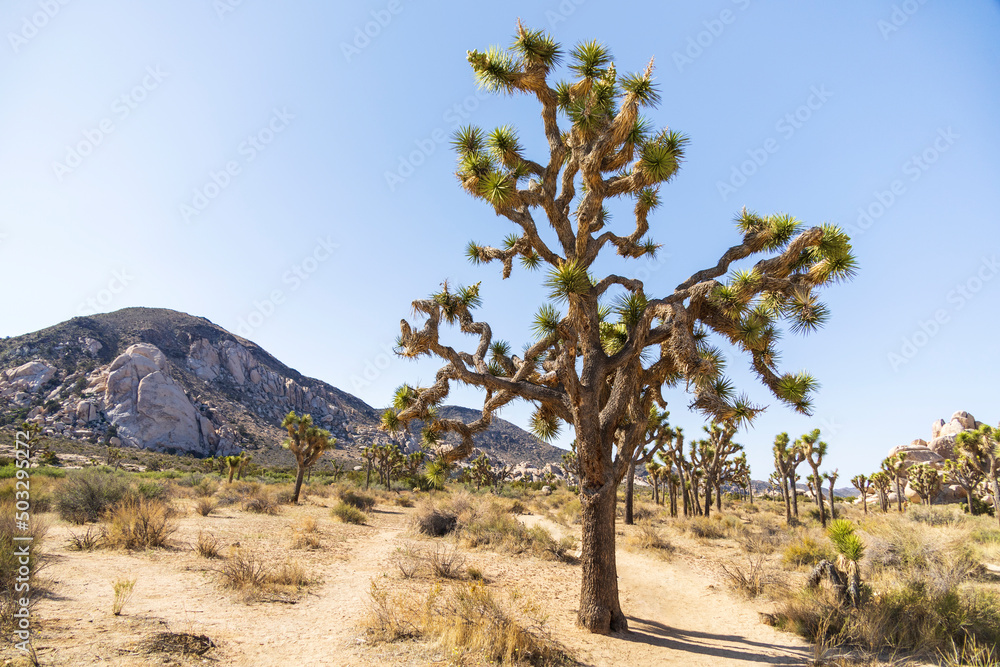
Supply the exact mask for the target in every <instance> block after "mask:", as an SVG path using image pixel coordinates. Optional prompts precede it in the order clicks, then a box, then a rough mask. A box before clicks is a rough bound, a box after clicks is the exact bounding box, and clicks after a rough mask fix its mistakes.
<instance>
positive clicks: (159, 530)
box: [104, 498, 177, 550]
mask: <svg viewBox="0 0 1000 667" xmlns="http://www.w3.org/2000/svg"><path fill="white" fill-rule="evenodd" d="M106 519H107V522H108V526H107V529H106V531H105V535H104V543H105V544H106V545H107V546H109V547H112V548H120V549H129V550H132V549H148V548H152V547H162V546H165V545H166V543H167V538H168V537H170V535H172V534H173V533H174V531H175V530H177V528H176V526H174V525H173V522H171V521H170V510H169V508H168V507H167V505H166V504H165V503H164V502H163V501H160V500H146V499H145V498H138V499H136V498H128V499H126V500H125V501H123V502H122V503H120V504H119V505H117V506H115V507H114V508H113V509H111V510H109V511H108V513H107V515H106Z"/></svg>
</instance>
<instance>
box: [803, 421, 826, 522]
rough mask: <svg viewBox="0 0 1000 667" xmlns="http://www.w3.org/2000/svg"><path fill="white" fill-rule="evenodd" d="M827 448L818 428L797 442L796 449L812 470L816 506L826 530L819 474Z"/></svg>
mask: <svg viewBox="0 0 1000 667" xmlns="http://www.w3.org/2000/svg"><path fill="white" fill-rule="evenodd" d="M827 447H828V445H827V444H826V443H825V442H823V441H822V440H820V439H819V429H818V428H816V429H813V430H812V431H811V432H810V433H806V434H804V435H803V436H802V437H800V438H799V439H798V440H796V441H795V448H796V449H797V450H799V451H800V452H801V453H802V455H803V456H804V457H805V461H806V463H808V464H809V467H810V468H812V471H813V478H814V479H815V487H816V506H817V507H818V508H819V520H820V523H821V524H823V527H824V528H826V513H825V512H824V511H823V478H822V476H820V474H819V467H820V466H821V465H823V457H824V456H826V450H827ZM830 502H833V501H832V500H831V501H830Z"/></svg>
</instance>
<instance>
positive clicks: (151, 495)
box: [135, 479, 167, 500]
mask: <svg viewBox="0 0 1000 667" xmlns="http://www.w3.org/2000/svg"><path fill="white" fill-rule="evenodd" d="M135 492H136V494H138V495H139V496H141V497H143V498H145V499H146V500H162V499H166V497H167V487H166V486H164V485H163V484H160V483H159V482H154V481H153V480H149V479H139V480H136V483H135Z"/></svg>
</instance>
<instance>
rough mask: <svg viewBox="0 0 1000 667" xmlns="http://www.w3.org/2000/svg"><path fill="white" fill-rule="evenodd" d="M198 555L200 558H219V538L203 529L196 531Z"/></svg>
mask: <svg viewBox="0 0 1000 667" xmlns="http://www.w3.org/2000/svg"><path fill="white" fill-rule="evenodd" d="M197 549H198V555H199V556H201V557H202V558H220V557H221V554H220V553H219V539H218V538H217V537H215V536H214V535H212V534H211V533H206V532H204V531H202V532H199V533H198V546H197Z"/></svg>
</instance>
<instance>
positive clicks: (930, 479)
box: [908, 463, 942, 505]
mask: <svg viewBox="0 0 1000 667" xmlns="http://www.w3.org/2000/svg"><path fill="white" fill-rule="evenodd" d="M908 474H909V477H910V487H911V488H912V489H913V490H914V491H915V492H916V494H917V495H918V496H920V502H921V504H924V505H930V504H931V501H933V500H934V497H935V496H936V495H937V494H938V491H940V490H941V481H942V479H941V473H940V472H938V470H937V469H936V468H934V467H933V466H931V465H929V464H927V463H918V464H917V465H915V466H912V467H911V468H910V469H909V471H908Z"/></svg>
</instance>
